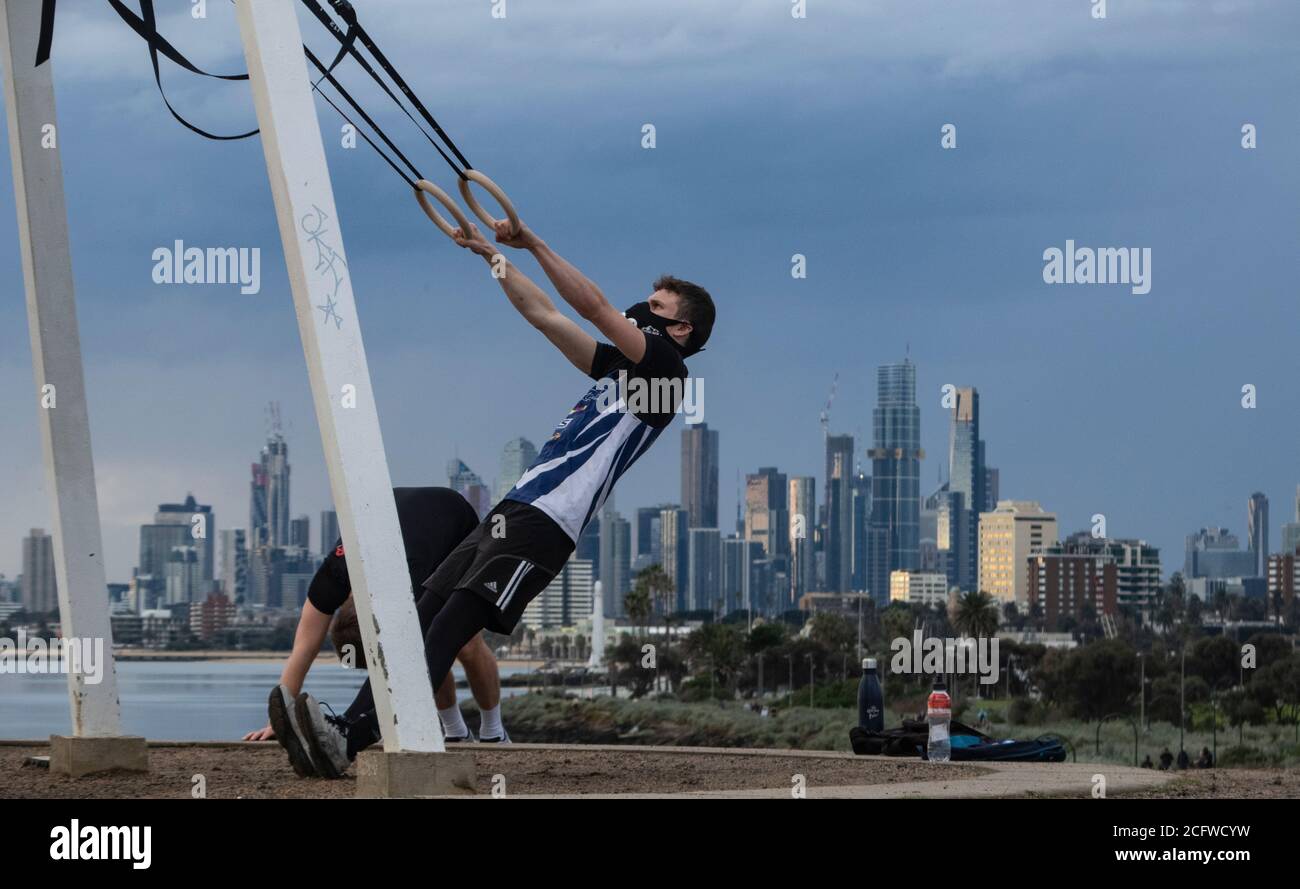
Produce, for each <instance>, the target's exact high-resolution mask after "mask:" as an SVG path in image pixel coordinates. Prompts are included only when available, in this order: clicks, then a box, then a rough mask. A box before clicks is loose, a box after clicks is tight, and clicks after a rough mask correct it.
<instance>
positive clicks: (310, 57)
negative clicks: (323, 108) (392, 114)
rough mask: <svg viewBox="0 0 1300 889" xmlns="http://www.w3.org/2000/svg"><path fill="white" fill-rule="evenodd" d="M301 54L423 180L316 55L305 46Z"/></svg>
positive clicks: (419, 176)
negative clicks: (304, 55) (304, 54)
mask: <svg viewBox="0 0 1300 889" xmlns="http://www.w3.org/2000/svg"><path fill="white" fill-rule="evenodd" d="M303 52H305V53H307V59H308V60H309V61H310V62H311V63H312V64H313V65H315V66H316V70H318V71H320V72H321V77H322V79H324V80H328V81H329V82H330V86H332V87H334V89H336V90H338V93H339V95H340V96H342V97H343V100H344V101H345V102H347V103H348V104H349V105H351V106H352V108H353V110H355V111H356V112H357V114H359V115H361V119H362V120H364V121H365V122H366V123H367V124H368V125H369V126H370V129H372V130H374V131H375V135H377V136H378V137H379V138H380V139H383V140H384V144H385V145H387V146H388V147H389V148H390V149H391V150H392V152H393V154H395V155H397V156H398V158H400V159H401V161H402V163H404V164H406V166H407V168H408V169H409V170H410V171H411V172H412V173H414V174H415V178H416V179H423V178H424V176H423V175H422V174H421V173H420V171H419V170H417V169H416V168H415V164H413V163H411V161H410V159H408V158H407V156H406V155H404V154H402V150H401V149H400V148H398V147H397V146H396V145H394V144H393V140H392V139H389V138H388V136H387V135H386V134H385V133H384V131H383V130H382V129H380V127H379V124H377V123H375V122H374V120H373V119H372V118H371V117H370V115H369V114H366V110H365V109H364V108H362V107H361V105H359V104H358V103H357V100H356V99H354V98H352V95H351V94H350V93H349V92H348V91H347V90H345V89H344V88H343V84H341V83H339V82H338V80H336V79H335V78H334V75H333V74H331V73H330V72H329V71H328V70H327V69H326V67H325V66H324V65H322V64H321V61H320V59H318V58H316V54H315V53H313V52H312V51H311V50H310V49H307V47H305V46H304V47H303ZM316 92H318V93H320V94H321V95H322V96H325V94H324V93H321V92H320V89H319V88H317V89H316ZM325 101H327V102H329V103H330V105H331V106H332V107H333V108H334V110H335V111H339V107H338V106H337V105H335V104H334V103H333V102H330V99H329V97H328V96H325ZM339 114H343V112H342V111H339ZM344 120H347V121H348V123H352V121H351V120H348V118H347V116H346V115H344ZM352 126H353V127H356V124H352ZM358 132H361V131H360V130H358ZM361 135H362V137H363V138H364V139H365V140H366V141H367V142H370V137H368V136H366V135H365V133H361ZM370 144H371V145H372V146H374V147H375V150H376V151H378V150H379V147H378V146H377V145H375V143H374V142H370ZM381 153H382V152H381ZM384 159H385V160H388V157H387V155H385V158H384ZM389 166H395V165H393V164H392V162H391V160H390V161H389ZM403 178H406V177H405V176H404V177H403ZM407 181H408V182H411V180H410V179H407ZM411 186H412V187H414V186H415V183H414V182H411Z"/></svg>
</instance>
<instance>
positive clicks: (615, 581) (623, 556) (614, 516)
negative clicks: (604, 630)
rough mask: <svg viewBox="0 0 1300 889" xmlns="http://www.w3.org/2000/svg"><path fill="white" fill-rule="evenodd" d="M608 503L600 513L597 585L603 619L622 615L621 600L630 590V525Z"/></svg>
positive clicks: (609, 502) (606, 502) (609, 501)
mask: <svg viewBox="0 0 1300 889" xmlns="http://www.w3.org/2000/svg"><path fill="white" fill-rule="evenodd" d="M611 500H612V498H611ZM611 500H606V501H605V505H604V506H603V507H602V508H601V510H600V585H601V598H602V599H603V600H604V602H603V607H604V615H605V617H606V618H616V617H622V616H623V614H624V609H623V597H624V596H626V595H627V593H628V590H630V589H631V588H632V579H631V567H632V526H631V524H629V523H628V521H627V519H625V518H623V517H622V516H621V515H619V514H618V513H617V512H615V511H614V505H613V503H612V502H611Z"/></svg>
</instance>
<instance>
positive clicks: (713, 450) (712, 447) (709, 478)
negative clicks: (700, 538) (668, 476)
mask: <svg viewBox="0 0 1300 889" xmlns="http://www.w3.org/2000/svg"><path fill="white" fill-rule="evenodd" d="M682 508H683V509H685V510H686V516H687V523H688V524H689V526H690V527H692V528H717V527H718V430H716V429H710V428H709V424H707V423H695V424H693V425H689V426H686V427H684V428H683V429H682Z"/></svg>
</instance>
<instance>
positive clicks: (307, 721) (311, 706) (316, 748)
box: [295, 692, 352, 778]
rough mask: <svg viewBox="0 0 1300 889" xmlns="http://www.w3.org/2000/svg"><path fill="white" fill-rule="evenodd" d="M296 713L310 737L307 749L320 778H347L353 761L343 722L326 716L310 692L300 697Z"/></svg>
mask: <svg viewBox="0 0 1300 889" xmlns="http://www.w3.org/2000/svg"><path fill="white" fill-rule="evenodd" d="M295 711H296V713H297V716H298V724H299V725H301V726H302V729H303V733H304V734H305V735H306V736H307V746H308V748H309V749H310V750H311V757H312V761H313V762H315V763H316V772H317V774H319V775H320V776H321V777H322V778H341V777H343V773H344V772H346V771H347V770H348V766H350V765H351V764H352V760H350V759H348V739H347V736H346V735H345V734H343V732H342V731H340V729H339V723H340V722H342V720H341V719H340V718H339V717H332V718H331V717H329V716H326V715H325V714H324V713H323V712H322V711H321V708H320V704H319V703H317V701H316V699H315V698H313V697H312V696H311V695H309V694H307V693H306V692H303V693H302V694H300V695H298V700H297V701H296V702H295Z"/></svg>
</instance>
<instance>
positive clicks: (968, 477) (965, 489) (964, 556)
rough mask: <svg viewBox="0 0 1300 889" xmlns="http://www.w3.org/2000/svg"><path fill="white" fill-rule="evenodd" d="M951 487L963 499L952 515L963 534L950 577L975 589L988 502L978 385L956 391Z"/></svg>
mask: <svg viewBox="0 0 1300 889" xmlns="http://www.w3.org/2000/svg"><path fill="white" fill-rule="evenodd" d="M948 441H949V451H948V490H949V491H951V492H952V493H954V494H960V495H961V499H962V502H961V503H960V504H956V503H953V504H951V505H952V507H953V509H954V512H953V514H952V515H951V516H950V518H951V521H952V522H953V524H954V526H958V527H959V528H960V531H961V533H960V534H958V535H952V536H954V537H956V538H957V542H958V543H959V544H961V543H965V544H967V545H966V546H961V545H958V546H957V547H954V550H953V552H954V555H955V557H956V572H955V573H954V574H951V575H950V577H949V580H950V581H951V582H952V583H953V584H955V585H956V586H958V587H960V588H961V589H962V590H963V591H967V592H969V591H971V590H974V589H975V586H976V584H977V583H978V581H979V514H980V509H981V508H982V507H983V505H984V503H985V496H984V483H985V481H986V478H985V472H984V442H982V441H980V396H979V392H977V391H976V390H975V388H974V387H962V388H959V389H957V390H956V401H955V402H954V403H953V407H952V428H951V429H950V432H949V440H948Z"/></svg>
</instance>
